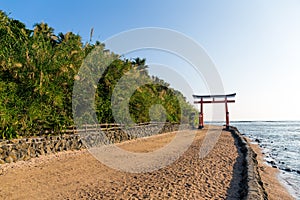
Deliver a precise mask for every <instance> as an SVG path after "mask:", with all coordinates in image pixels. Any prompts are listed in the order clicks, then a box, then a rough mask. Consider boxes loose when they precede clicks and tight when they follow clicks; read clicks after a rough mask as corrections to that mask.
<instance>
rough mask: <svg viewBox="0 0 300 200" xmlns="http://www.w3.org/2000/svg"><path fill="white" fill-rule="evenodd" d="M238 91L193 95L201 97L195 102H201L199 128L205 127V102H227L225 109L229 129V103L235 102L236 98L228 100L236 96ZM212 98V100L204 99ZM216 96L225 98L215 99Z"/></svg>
mask: <svg viewBox="0 0 300 200" xmlns="http://www.w3.org/2000/svg"><path fill="white" fill-rule="evenodd" d="M235 95H236V93H233V94H224V95H193V97H194V98H197V99H199V98H200V101H194V103H200V113H199V129H202V128H203V127H204V120H203V104H204V103H225V110H226V129H229V112H228V105H227V103H234V102H235V100H228V98H233V97H235ZM208 98H210V99H211V98H212V100H209V101H208V100H205V101H204V100H203V99H208ZM215 98H223V99H224V100H215Z"/></svg>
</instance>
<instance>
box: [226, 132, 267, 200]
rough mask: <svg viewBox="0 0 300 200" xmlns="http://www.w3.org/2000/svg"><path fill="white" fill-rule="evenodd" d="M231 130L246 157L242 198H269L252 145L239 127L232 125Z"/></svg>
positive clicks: (247, 199) (251, 199) (256, 199)
mask: <svg viewBox="0 0 300 200" xmlns="http://www.w3.org/2000/svg"><path fill="white" fill-rule="evenodd" d="M230 132H231V133H232V135H233V136H234V138H235V139H236V140H237V143H238V146H239V147H240V151H241V154H242V156H243V159H244V161H243V162H244V163H243V166H244V171H242V172H241V174H242V176H243V177H242V182H241V183H240V186H241V187H240V188H241V189H240V195H241V196H240V199H244V200H267V199H268V194H267V192H266V191H265V189H264V187H263V182H262V181H261V177H260V174H259V171H258V162H257V159H256V157H257V155H256V153H255V152H254V151H253V150H252V148H251V147H250V145H249V143H248V142H247V140H246V139H245V138H244V137H243V136H242V135H241V134H240V132H239V131H238V129H237V128H235V127H230Z"/></svg>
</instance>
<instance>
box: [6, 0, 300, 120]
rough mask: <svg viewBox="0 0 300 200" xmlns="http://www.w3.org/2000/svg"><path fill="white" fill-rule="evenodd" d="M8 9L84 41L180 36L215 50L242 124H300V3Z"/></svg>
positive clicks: (45, 4)
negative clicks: (128, 34) (122, 35)
mask: <svg viewBox="0 0 300 200" xmlns="http://www.w3.org/2000/svg"><path fill="white" fill-rule="evenodd" d="M0 9H1V10H4V11H5V12H6V13H10V17H13V18H16V19H18V20H20V21H22V22H24V23H25V24H26V25H27V27H28V28H32V26H33V25H34V23H37V22H42V21H44V22H46V23H48V24H49V25H50V26H51V27H53V28H54V29H55V31H56V32H57V33H58V32H67V31H73V32H74V33H78V34H80V35H81V36H82V37H83V40H84V41H87V40H88V39H89V33H90V30H91V28H92V27H94V36H93V40H94V41H95V40H99V41H104V40H105V39H107V38H109V37H111V36H113V35H115V34H117V33H119V32H122V31H126V30H129V29H132V28H142V27H162V28H169V29H173V30H176V31H179V32H181V33H183V34H185V35H187V36H189V37H190V38H192V39H194V40H195V41H197V42H198V43H199V44H200V45H201V46H202V47H203V48H204V49H205V50H206V51H207V53H208V55H209V56H210V57H211V58H212V60H213V61H214V63H215V65H216V67H217V69H218V71H219V73H220V75H221V77H222V80H223V84H224V87H225V91H226V92H228V93H229V92H236V93H237V97H236V100H237V102H236V103H235V104H232V105H230V111H231V116H232V118H233V119H234V120H300V105H299V102H300V94H299V93H300V92H299V91H300V1H299V0H286V1H283V0H281V1H279V0H252V1H242V0H235V1H233V0H227V1H221V0H220V1H215V0H212V1H201V0H199V1H198V0H197V1H196V0H195V1H174V0H173V1H172V0H164V1H161V0H152V1H139V0H136V1H133V0H128V1H115V0H110V1H105V2H104V1H96V0H95V1H79V0H78V1H76V0H72V1H70V0H60V1H58V0H52V1H46V0H45V1H40V0H28V1H21V0H19V1H17V0H3V1H2V2H1V3H0ZM150 54H151V53H150ZM150 54H149V55H150ZM145 55H147V54H145ZM154 57H155V56H154ZM146 58H147V57H146ZM166 59H170V58H166ZM148 62H155V59H154V60H153V61H152V60H151V55H150V58H148ZM170 62H171V63H172V61H170ZM179 63H180V62H179ZM179 70H180V67H179ZM181 70H182V72H184V71H185V70H184V67H182V69H181ZM191 77H192V76H191ZM191 79H192V78H191ZM196 81H197V80H193V79H192V80H191V82H193V83H195V82H196ZM200 82H201V80H200ZM192 87H193V88H194V89H195V88H196V89H195V90H196V92H205V89H204V90H203V89H201V88H199V89H198V90H197V88H198V87H202V86H201V83H199V84H197V85H196V84H194V85H193V86H192ZM281 95H282V96H281Z"/></svg>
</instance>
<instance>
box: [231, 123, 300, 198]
mask: <svg viewBox="0 0 300 200" xmlns="http://www.w3.org/2000/svg"><path fill="white" fill-rule="evenodd" d="M231 125H232V126H235V127H237V128H238V130H239V131H240V133H242V134H243V135H245V136H247V137H248V138H250V139H251V140H252V141H253V142H255V143H257V144H258V145H259V146H260V147H261V148H262V152H263V154H264V156H265V161H266V163H268V164H269V165H271V166H274V167H277V168H279V169H280V174H279V177H278V178H279V180H280V181H281V182H282V183H283V184H284V185H285V186H286V187H287V189H288V191H289V192H290V193H291V195H293V196H294V197H295V198H296V199H297V200H300V121H249V122H238V121H236V122H231Z"/></svg>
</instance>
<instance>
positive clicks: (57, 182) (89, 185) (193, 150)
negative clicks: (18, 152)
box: [0, 129, 239, 199]
mask: <svg viewBox="0 0 300 200" xmlns="http://www.w3.org/2000/svg"><path fill="white" fill-rule="evenodd" d="M219 130H220V129H219ZM205 133H206V131H205V130H202V131H197V136H196V138H195V140H194V142H193V143H192V145H191V146H190V148H189V149H188V150H187V151H186V152H185V153H184V155H183V156H181V157H180V158H179V159H178V160H177V161H176V162H174V163H173V164H172V165H170V166H167V167H165V168H162V169H160V170H157V171H154V172H149V173H138V174H133V173H125V172H120V171H116V170H114V169H111V168H109V167H106V166H105V165H103V164H102V163H100V162H99V161H97V160H96V159H95V158H94V157H93V156H91V155H90V154H89V153H88V152H87V151H77V152H67V153H61V154H56V155H52V156H47V157H40V158H36V159H33V160H31V161H29V162H26V163H25V162H19V163H14V164H10V165H9V166H8V165H4V166H2V167H1V168H2V175H0V183H1V187H0V199H226V197H228V196H230V197H231V198H229V199H235V197H236V196H237V194H236V192H237V191H236V189H237V182H236V181H237V180H238V178H239V177H238V176H237V175H236V174H234V173H233V169H234V168H236V167H237V166H238V165H237V162H236V160H237V158H238V156H239V155H238V151H237V148H236V146H235V145H234V139H233V137H232V136H231V134H230V133H229V132H222V134H221V136H220V138H219V140H218V143H217V145H216V146H215V147H214V148H213V150H212V151H211V152H210V153H209V154H208V156H206V157H205V158H203V159H200V158H199V156H198V154H199V148H200V146H201V143H202V141H203V139H204V136H205ZM182 134H184V133H182ZM173 136H174V134H172V133H167V134H163V135H159V136H155V137H150V138H148V139H140V140H137V141H130V142H125V143H123V144H121V145H120V146H121V147H122V148H124V149H127V150H131V151H135V152H148V151H151V150H153V149H157V148H159V147H161V146H163V144H165V143H168V142H169V141H170V140H171V139H172V137H173ZM0 173H1V169H0ZM233 177H234V178H233ZM228 193H230V194H228Z"/></svg>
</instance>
